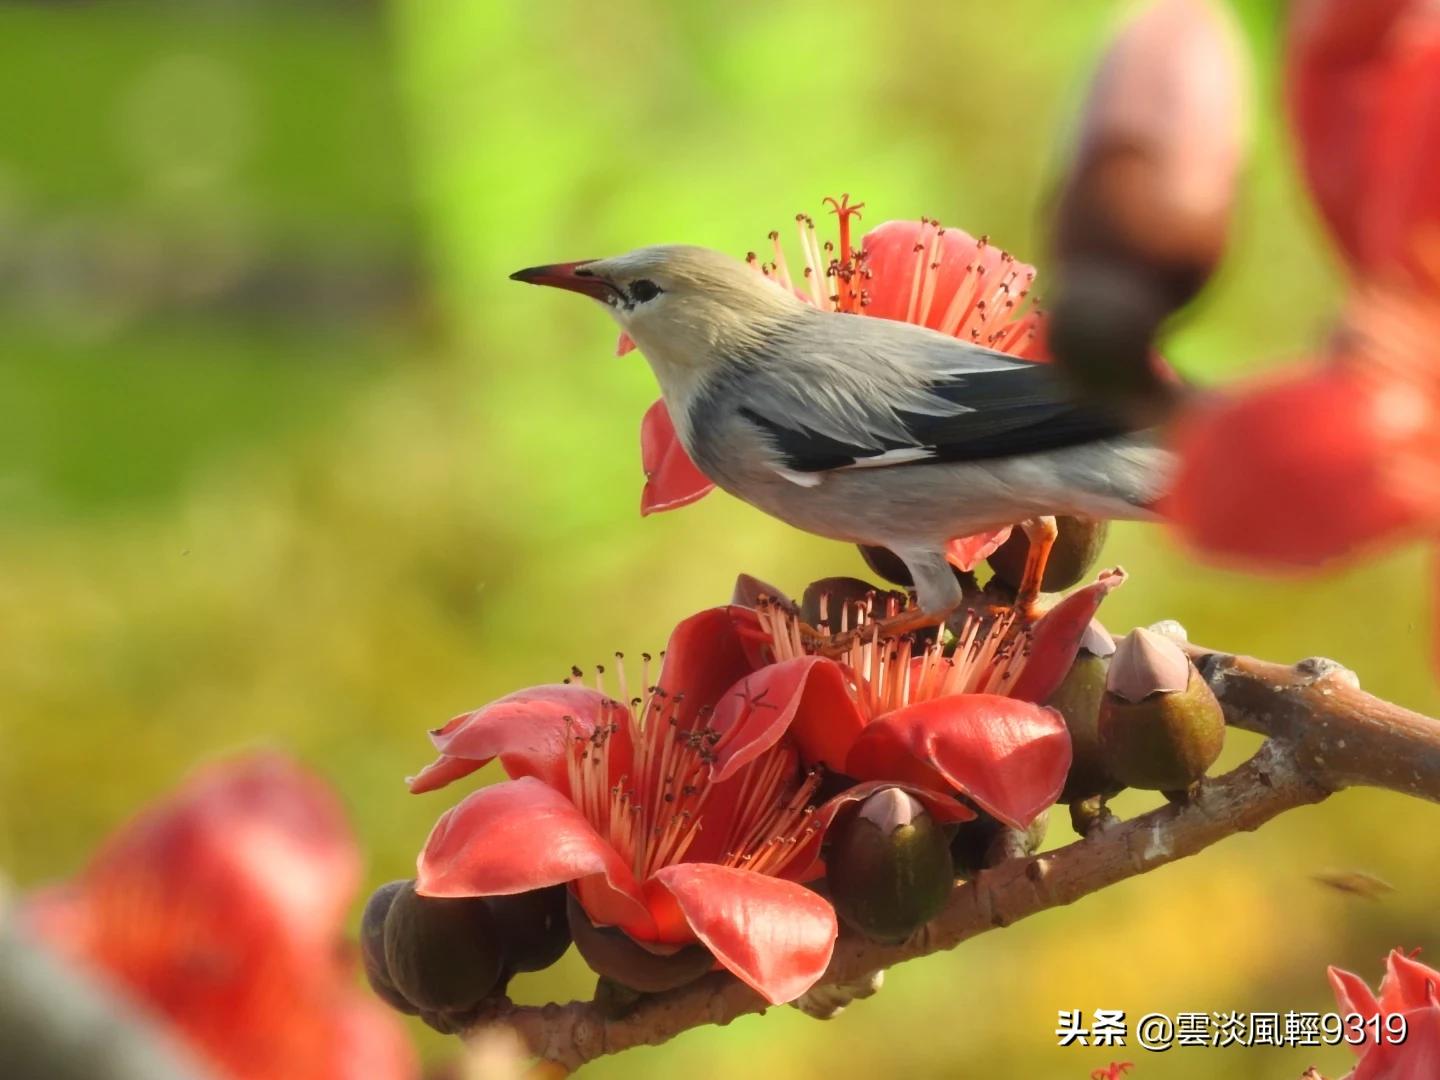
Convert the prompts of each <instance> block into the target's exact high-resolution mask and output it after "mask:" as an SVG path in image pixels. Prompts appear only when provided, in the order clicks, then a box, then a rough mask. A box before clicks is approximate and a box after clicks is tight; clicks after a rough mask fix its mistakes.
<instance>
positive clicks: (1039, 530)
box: [1015, 516, 1060, 621]
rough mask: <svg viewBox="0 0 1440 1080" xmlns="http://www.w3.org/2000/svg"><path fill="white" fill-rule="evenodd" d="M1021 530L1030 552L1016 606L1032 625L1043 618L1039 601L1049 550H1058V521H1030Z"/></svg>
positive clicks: (1046, 518) (1044, 518)
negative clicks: (1056, 546) (1040, 616)
mask: <svg viewBox="0 0 1440 1080" xmlns="http://www.w3.org/2000/svg"><path fill="white" fill-rule="evenodd" d="M1020 529H1021V531H1022V532H1024V533H1025V538H1026V539H1027V540H1029V541H1030V550H1029V553H1028V554H1027V555H1026V556H1025V569H1024V571H1023V572H1022V573H1021V576H1020V587H1019V588H1018V589H1016V590H1015V606H1016V608H1018V609H1019V610H1020V613H1021V615H1022V617H1024V618H1026V619H1028V620H1031V621H1033V620H1034V619H1036V618H1038V617H1039V615H1040V610H1039V599H1040V592H1041V586H1042V585H1043V584H1044V581H1045V566H1046V564H1047V563H1048V562H1049V561H1050V550H1051V549H1052V548H1053V547H1054V546H1055V538H1056V537H1057V536H1059V535H1060V529H1059V527H1058V526H1057V525H1056V524H1055V519H1054V518H1053V517H1048V516H1046V517H1037V518H1031V519H1030V520H1029V521H1027V522H1025V523H1024V524H1022V525H1021V526H1020Z"/></svg>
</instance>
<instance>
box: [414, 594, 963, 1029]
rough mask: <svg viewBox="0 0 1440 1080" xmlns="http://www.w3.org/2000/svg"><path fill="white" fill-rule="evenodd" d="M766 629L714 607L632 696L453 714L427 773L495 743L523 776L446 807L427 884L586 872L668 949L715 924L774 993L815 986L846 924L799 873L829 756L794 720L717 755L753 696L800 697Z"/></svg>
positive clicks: (716, 946) (590, 911) (622, 914)
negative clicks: (801, 739)
mask: <svg viewBox="0 0 1440 1080" xmlns="http://www.w3.org/2000/svg"><path fill="white" fill-rule="evenodd" d="M756 637H758V624H757V621H756V618H755V615H754V613H753V612H750V611H748V610H746V609H744V608H716V609H713V610H710V611H705V612H701V613H700V614H698V615H695V616H693V617H691V618H690V619H687V620H685V622H683V623H681V624H680V625H679V626H678V627H677V628H676V630H675V632H674V634H673V635H672V636H671V639H670V645H669V648H668V650H667V652H666V655H665V662H664V668H663V671H662V673H661V677H660V680H659V682H658V683H657V685H655V686H650V685H649V672H648V666H649V658H648V657H646V658H645V659H646V670H645V671H644V672H643V673H642V681H643V684H644V689H643V692H642V693H640V694H639V695H638V696H635V697H630V696H629V695H630V690H629V687H628V686H627V685H626V683H625V676H624V670H623V667H622V668H621V670H620V671H619V673H618V674H619V678H620V685H619V694H620V698H621V699H628V700H626V701H622V700H617V699H616V698H613V697H611V696H609V695H608V694H606V693H605V692H604V689H603V686H597V687H596V688H595V689H591V688H588V687H583V686H579V685H575V684H573V683H572V684H567V685H558V686H546V687H537V688H535V689H534V690H528V691H521V692H520V693H518V694H512V695H510V696H509V697H506V698H501V699H500V700H499V701H496V702H494V703H492V704H490V705H488V706H485V707H484V708H482V709H478V710H476V711H475V712H472V713H467V714H466V715H464V716H460V717H457V718H456V719H455V720H452V721H451V722H450V723H449V724H447V725H445V727H443V728H441V729H440V730H439V731H437V732H435V733H434V740H435V743H436V745H437V747H439V749H440V750H441V753H442V756H441V758H440V760H439V761H437V762H436V763H435V764H434V765H432V766H431V767H430V768H429V769H427V770H425V772H423V773H422V774H421V775H420V776H419V777H417V778H416V779H415V781H414V782H413V784H412V790H417V791H419V790H428V789H430V788H432V787H435V786H439V784H441V783H447V782H449V780H451V779H454V778H455V777H456V776H459V775H463V774H464V773H465V772H468V771H471V770H473V769H475V768H479V767H480V765H482V764H484V763H485V762H486V761H488V760H489V759H491V758H492V757H498V758H499V759H500V761H501V764H502V765H503V766H504V767H505V770H506V772H507V773H508V774H509V775H510V776H511V777H512V779H510V780H508V781H505V782H502V783H499V784H495V785H493V786H491V787H487V788H482V789H481V790H479V791H476V792H474V793H473V794H471V795H470V796H468V797H467V798H466V799H465V800H464V801H462V802H461V803H460V804H459V805H458V806H456V807H454V808H453V809H451V810H449V811H447V812H446V813H445V814H444V815H443V816H442V817H441V818H440V820H439V822H438V823H437V824H436V826H435V829H434V831H433V832H432V833H431V835H430V838H429V840H428V841H427V842H426V845H425V849H424V851H423V852H422V853H421V855H420V858H419V864H418V865H419V872H418V877H417V880H418V886H419V889H420V891H421V892H422V893H425V894H428V895H432V896H477V895H478V896H489V895H501V894H509V893H517V892H525V891H527V890H530V889H537V888H543V887H545V886H549V885H556V884H560V883H569V884H570V886H571V889H572V892H573V894H574V896H575V897H576V899H577V900H578V901H579V903H580V905H581V906H582V907H583V908H584V910H585V912H586V914H587V915H588V916H589V917H590V919H591V921H592V922H594V923H595V924H597V925H609V926H617V927H619V928H620V929H622V930H623V931H624V932H625V933H626V934H628V935H629V936H630V937H631V938H632V939H633V940H634V941H636V942H638V943H640V944H642V945H644V946H646V947H648V948H651V949H652V950H654V951H657V952H662V953H663V952H667V951H673V949H674V948H675V947H676V946H681V945H685V944H689V943H693V942H696V941H699V942H700V943H702V944H703V945H704V946H705V947H706V948H707V949H709V950H710V952H711V953H712V954H713V955H714V956H715V958H716V960H717V961H718V962H719V963H720V964H721V965H723V966H724V967H725V968H727V969H728V970H729V971H731V972H732V973H733V974H735V975H736V976H737V977H738V978H740V979H741V980H743V981H744V982H745V983H747V984H748V985H749V986H751V987H752V988H753V989H754V990H755V991H756V992H757V993H759V994H760V995H761V996H763V997H765V998H766V999H767V1000H769V1001H771V1002H776V1003H778V1002H783V1001H789V1000H792V999H794V998H796V997H798V996H800V995H801V994H803V993H804V992H805V991H806V990H808V989H809V988H810V987H811V986H812V985H813V984H814V983H815V981H816V980H817V979H819V977H820V976H821V975H822V974H823V973H824V971H825V968H826V966H827V964H828V963H829V961H830V954H831V950H832V948H833V947H834V942H835V935H836V922H835V913H834V910H833V909H832V908H831V907H830V904H829V903H828V902H827V901H826V900H824V899H823V898H822V897H820V896H819V895H817V894H816V893H814V892H812V891H811V890H809V889H806V888H805V887H804V886H803V885H800V884H798V883H797V880H793V879H798V878H804V877H812V876H816V875H817V874H818V872H819V868H818V865H817V860H816V854H817V852H818V849H819V844H820V839H821V836H822V834H823V827H824V824H825V823H826V822H827V821H828V817H829V813H830V812H827V811H822V812H821V813H818V814H817V813H816V807H815V802H816V800H815V793H816V790H817V788H818V786H819V783H820V774H819V772H818V771H817V770H813V769H812V770H809V771H808V772H807V771H805V770H803V769H802V767H801V765H800V761H799V756H798V754H797V753H796V750H795V748H794V747H793V746H792V745H791V744H790V742H789V741H788V740H783V739H780V738H776V739H772V740H770V742H769V743H768V744H767V745H766V746H764V747H760V748H756V749H755V750H754V752H749V753H747V755H746V759H745V762H744V764H743V767H737V768H735V769H731V770H729V771H728V772H726V773H725V774H724V775H723V776H722V775H720V774H719V773H718V772H717V770H716V768H715V765H716V762H717V761H718V760H719V758H720V757H721V756H722V755H724V754H727V753H729V752H731V749H732V748H733V747H736V746H738V745H739V743H738V742H737V740H745V739H747V738H748V737H749V733H750V731H751V730H752V729H753V728H754V726H755V725H754V722H753V719H752V714H753V713H755V712H759V711H767V712H770V713H773V714H784V713H786V712H787V711H788V712H791V713H793V711H794V708H795V705H796V698H797V696H798V691H797V690H796V689H793V688H792V690H791V692H790V693H789V694H780V693H773V692H772V693H769V694H768V695H767V694H766V693H765V692H764V691H761V692H760V693H752V690H751V687H750V685H749V682H748V676H749V674H750V672H751V670H752V668H753V667H754V665H755V663H756V662H757V659H758V658H757V657H756V653H755V645H754V644H753V639H754V638H756ZM747 639H748V640H747ZM602 678H603V672H602ZM937 809H939V811H940V812H941V813H942V814H943V813H944V809H943V807H938V806H937ZM958 815H959V809H958V808H955V810H954V812H953V813H952V815H951V816H952V817H954V816H958Z"/></svg>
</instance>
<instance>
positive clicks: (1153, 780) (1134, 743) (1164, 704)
mask: <svg viewBox="0 0 1440 1080" xmlns="http://www.w3.org/2000/svg"><path fill="white" fill-rule="evenodd" d="M1097 726H1098V729H1099V733H1100V746H1101V749H1102V751H1103V753H1104V758H1105V766H1106V768H1107V769H1108V770H1109V772H1110V774H1111V775H1113V776H1114V777H1115V778H1116V779H1117V780H1119V781H1121V782H1122V783H1124V784H1127V785H1129V786H1130V787H1137V788H1145V789H1147V790H1150V791H1180V790H1184V789H1185V788H1187V787H1189V786H1190V785H1191V784H1193V783H1194V782H1195V781H1197V780H1199V779H1200V778H1201V777H1202V776H1204V775H1205V770H1206V769H1208V768H1209V767H1210V766H1211V765H1213V764H1214V763H1215V759H1216V758H1218V757H1219V756H1220V751H1221V749H1222V748H1223V747H1224V745H1225V714H1224V713H1223V712H1222V710H1221V708H1220V703H1219V702H1218V701H1216V700H1215V695H1214V693H1213V692H1211V690H1210V686H1209V684H1207V683H1206V682H1205V680H1204V679H1203V678H1202V677H1201V675H1200V673H1199V672H1198V671H1196V670H1195V666H1194V665H1193V664H1191V663H1190V660H1189V658H1188V657H1187V656H1186V655H1185V653H1184V652H1183V651H1182V650H1181V648H1180V646H1179V645H1177V644H1176V643H1175V642H1173V641H1171V640H1170V639H1169V638H1166V637H1162V636H1160V635H1159V634H1153V633H1151V632H1150V631H1148V630H1143V629H1136V630H1132V631H1131V632H1130V633H1129V634H1128V635H1127V636H1126V637H1125V639H1124V640H1123V641H1121V642H1120V645H1119V647H1118V648H1117V649H1116V650H1115V655H1114V656H1113V657H1111V659H1110V671H1109V674H1108V676H1107V678H1106V683H1105V696H1104V698H1103V699H1102V700H1101V704H1100V713H1099V719H1098V722H1097Z"/></svg>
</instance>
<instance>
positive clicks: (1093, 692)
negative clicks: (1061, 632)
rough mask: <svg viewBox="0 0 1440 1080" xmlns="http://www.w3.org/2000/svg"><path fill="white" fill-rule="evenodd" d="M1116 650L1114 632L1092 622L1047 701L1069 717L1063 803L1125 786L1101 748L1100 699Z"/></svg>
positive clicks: (1102, 695) (1091, 796)
mask: <svg viewBox="0 0 1440 1080" xmlns="http://www.w3.org/2000/svg"><path fill="white" fill-rule="evenodd" d="M1114 652H1115V645H1114V642H1113V641H1111V639H1110V635H1109V634H1108V633H1106V632H1105V628H1104V627H1103V626H1101V625H1100V624H1099V623H1097V622H1093V621H1092V622H1091V624H1090V626H1089V628H1087V630H1086V632H1085V637H1084V638H1083V639H1082V640H1081V643H1080V649H1079V651H1078V652H1076V654H1075V661H1074V663H1072V664H1071V665H1070V670H1069V672H1067V673H1066V675H1065V681H1064V682H1062V683H1061V684H1060V685H1059V686H1058V687H1057V688H1056V690H1055V692H1054V693H1053V694H1051V695H1050V700H1049V701H1047V702H1046V704H1047V705H1049V706H1050V707H1051V708H1052V709H1054V710H1055V711H1056V712H1058V713H1059V714H1060V715H1061V716H1063V717H1064V718H1065V726H1066V728H1068V729H1069V731H1070V752H1071V759H1070V772H1069V773H1068V774H1067V775H1066V777H1065V788H1064V790H1063V791H1061V792H1060V801H1061V802H1062V803H1074V802H1079V801H1082V800H1084V799H1089V798H1093V797H1094V796H1097V795H1114V794H1115V793H1116V792H1118V791H1119V790H1120V788H1121V786H1122V785H1121V784H1120V782H1119V781H1117V780H1116V779H1115V778H1114V777H1113V776H1111V775H1110V772H1109V770H1108V769H1106V767H1105V754H1104V751H1103V750H1102V749H1101V747H1100V727H1099V719H1100V702H1101V699H1102V698H1104V696H1105V678H1106V675H1107V673H1108V672H1109V669H1110V656H1111V654H1113V653H1114Z"/></svg>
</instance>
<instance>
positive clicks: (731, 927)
mask: <svg viewBox="0 0 1440 1080" xmlns="http://www.w3.org/2000/svg"><path fill="white" fill-rule="evenodd" d="M654 880H656V881H658V882H659V883H660V884H661V885H663V886H664V887H665V888H666V889H667V890H669V892H670V894H671V895H672V896H673V897H674V898H675V902H676V904H678V905H679V908H680V913H681V914H682V915H683V916H684V918H685V921H686V922H687V923H689V925H690V929H691V930H692V931H694V933H695V936H696V937H697V938H699V939H700V941H701V942H702V943H703V944H704V945H705V947H706V948H707V949H709V950H710V951H711V952H712V953H714V954H715V958H716V959H717V960H719V961H720V963H721V964H723V965H724V966H725V967H726V969H728V970H729V971H730V972H731V973H732V974H733V975H735V977H736V978H738V979H740V980H741V981H742V982H744V983H745V984H746V985H747V986H749V987H750V988H751V989H753V990H754V991H755V992H756V993H757V994H759V995H760V996H761V997H763V998H764V999H765V1000H766V1001H769V1002H770V1003H772V1004H775V1005H779V1004H781V1003H783V1002H786V1001H793V1000H794V999H795V998H797V997H799V996H800V995H801V994H803V993H805V991H807V990H809V989H810V988H811V987H812V986H814V985H815V983H816V982H817V981H819V979H820V976H822V975H823V974H825V969H826V967H828V966H829V964H830V954H831V952H832V951H833V950H834V947H835V934H836V931H837V927H836V924H835V911H834V909H833V908H831V906H830V905H829V903H827V902H826V901H825V900H824V899H822V898H821V897H820V896H818V895H816V894H815V893H813V892H811V891H810V890H809V889H807V888H805V887H804V886H802V885H797V884H795V883H794V882H793V881H782V880H781V879H779V878H772V877H766V876H765V875H763V874H755V873H751V872H750V871H748V870H737V869H734V868H732V867H728V866H716V865H714V864H712V863H680V864H678V865H676V866H666V867H662V868H661V869H659V870H657V871H656V872H655V877H654Z"/></svg>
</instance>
